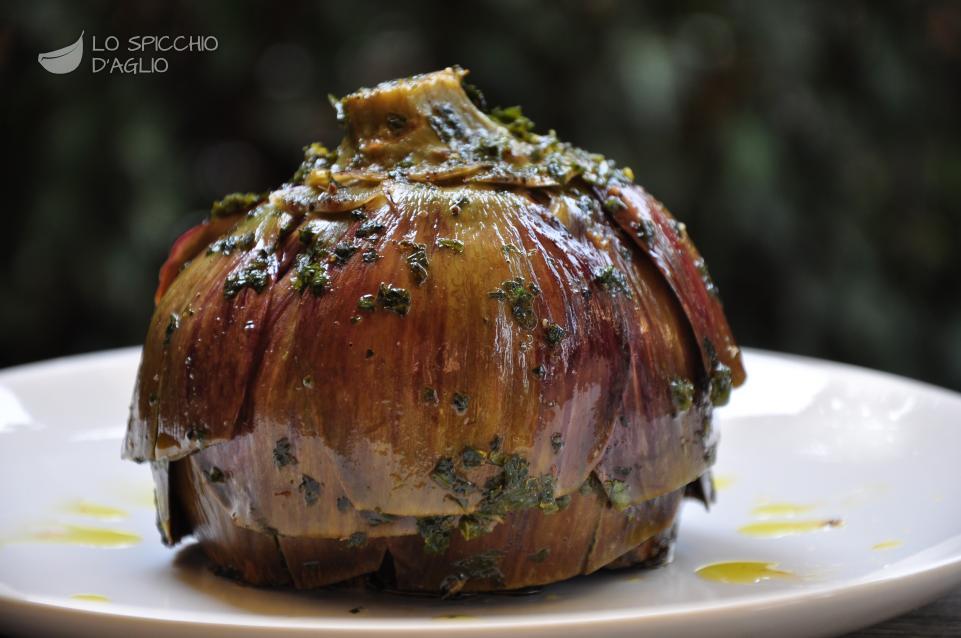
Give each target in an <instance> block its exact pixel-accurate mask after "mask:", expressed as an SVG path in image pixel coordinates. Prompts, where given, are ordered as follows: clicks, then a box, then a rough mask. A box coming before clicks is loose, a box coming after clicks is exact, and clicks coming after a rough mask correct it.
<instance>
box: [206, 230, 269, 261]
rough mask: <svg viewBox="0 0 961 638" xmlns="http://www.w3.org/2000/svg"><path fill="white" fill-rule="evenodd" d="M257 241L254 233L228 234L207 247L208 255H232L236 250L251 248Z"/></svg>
mask: <svg viewBox="0 0 961 638" xmlns="http://www.w3.org/2000/svg"><path fill="white" fill-rule="evenodd" d="M256 243H257V240H256V238H255V237H254V234H253V233H244V234H242V235H227V236H226V237H221V238H220V239H218V240H217V241H215V242H214V243H212V244H210V247H209V248H207V254H208V255H225V256H226V255H230V254H231V253H233V252H234V251H235V250H238V249H239V250H250V249H251V248H253V247H254V245H255V244H256Z"/></svg>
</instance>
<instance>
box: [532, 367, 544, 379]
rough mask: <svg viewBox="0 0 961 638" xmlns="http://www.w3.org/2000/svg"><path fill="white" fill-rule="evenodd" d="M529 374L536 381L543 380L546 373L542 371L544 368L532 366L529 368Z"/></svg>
mask: <svg viewBox="0 0 961 638" xmlns="http://www.w3.org/2000/svg"><path fill="white" fill-rule="evenodd" d="M531 374H533V375H534V376H535V377H537V378H538V379H543V378H544V376H545V375H546V374H547V371H546V370H545V369H544V366H534V367H533V368H531Z"/></svg>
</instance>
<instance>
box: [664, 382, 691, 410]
mask: <svg viewBox="0 0 961 638" xmlns="http://www.w3.org/2000/svg"><path fill="white" fill-rule="evenodd" d="M670 388H671V403H672V404H673V405H674V410H675V412H677V413H678V414H680V413H681V412H686V411H688V410H690V409H691V406H693V405H694V384H693V383H691V382H690V381H689V380H687V379H683V378H680V377H678V378H675V379H671V383H670Z"/></svg>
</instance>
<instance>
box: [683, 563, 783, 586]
mask: <svg viewBox="0 0 961 638" xmlns="http://www.w3.org/2000/svg"><path fill="white" fill-rule="evenodd" d="M776 567H777V563H765V562H761V561H731V562H727V563H711V564H710V565H705V566H703V567H699V568H698V569H697V570H695V572H694V573H695V574H697V575H698V576H700V577H701V578H703V579H705V580H713V581H716V582H719V583H732V584H735V585H753V584H755V583H760V582H762V581H765V580H773V579H781V580H785V579H790V578H793V577H794V573H793V572H789V571H786V570H783V569H776Z"/></svg>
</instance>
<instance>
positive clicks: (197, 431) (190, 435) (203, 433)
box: [187, 426, 210, 446]
mask: <svg viewBox="0 0 961 638" xmlns="http://www.w3.org/2000/svg"><path fill="white" fill-rule="evenodd" d="M209 436H210V430H208V429H207V428H205V427H200V426H198V427H194V428H190V429H189V430H187V440H188V441H193V442H196V443H197V444H199V445H201V446H203V444H204V441H206V440H207V437H209Z"/></svg>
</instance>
